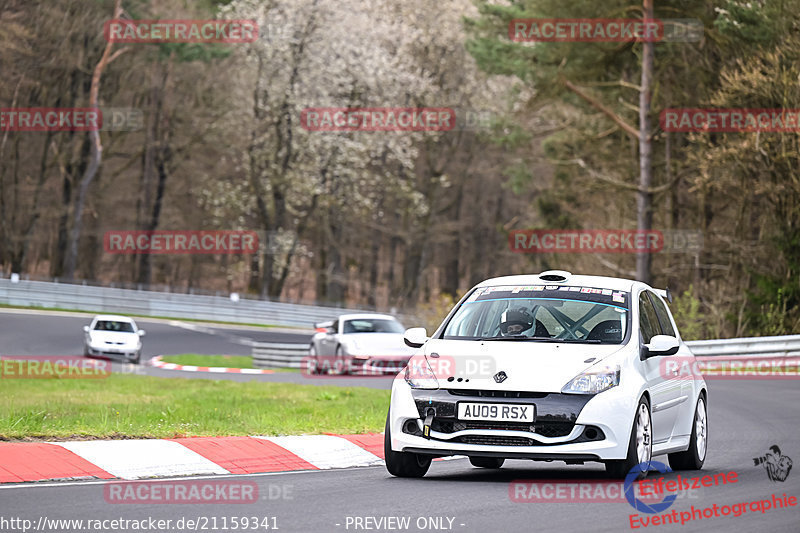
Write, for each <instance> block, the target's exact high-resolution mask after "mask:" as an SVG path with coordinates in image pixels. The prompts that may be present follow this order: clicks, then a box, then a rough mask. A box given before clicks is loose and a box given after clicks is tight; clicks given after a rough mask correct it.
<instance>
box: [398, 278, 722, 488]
mask: <svg viewBox="0 0 800 533" xmlns="http://www.w3.org/2000/svg"><path fill="white" fill-rule="evenodd" d="M662 296H663V297H668V292H667V291H657V290H653V289H652V288H651V287H649V286H648V285H646V284H644V283H640V282H637V281H630V280H624V279H617V278H607V277H597V276H574V275H572V274H570V273H569V272H563V271H549V272H543V273H542V274H539V275H525V276H507V277H502V278H495V279H490V280H487V281H484V282H482V283H480V284H478V285H476V286H475V287H473V288H472V290H470V291H469V292H468V293H467V294H466V295H465V296H464V297H463V298H462V299H461V301H460V302H459V303H458V304H457V305H456V306H455V307H454V308H453V310H452V311H450V313H449V314H448V316H447V317H446V318H445V320H444V322H443V323H442V324H441V325H440V326H439V328H438V329H437V330H436V332H435V333H434V334H433V335H431V336H430V338H428V337H427V335H426V332H425V330H424V329H423V328H412V329H409V330H407V331H406V333H405V341H406V343H407V344H408V345H409V346H414V347H417V348H419V350H418V353H417V354H415V355H414V356H413V357H412V359H411V360H410V361H409V364H408V365H407V366H406V368H405V370H404V371H403V372H401V373H400V374H399V375H398V377H397V379H395V381H394V384H393V386H392V398H391V405H390V408H389V414H388V417H387V422H386V432H385V444H384V448H385V454H386V467H387V469H388V470H389V472H390V473H391V474H393V475H395V476H401V477H421V476H424V475H425V473H426V472H427V471H428V468H429V467H430V464H431V459H432V458H434V457H442V456H451V455H466V456H468V457H469V460H470V461H471V462H472V464H473V465H474V466H478V467H485V468H499V467H501V466H502V464H503V462H504V460H505V459H533V460H542V461H553V460H559V461H565V462H566V463H567V464H583V463H584V462H585V461H599V462H602V463H605V465H606V470H607V472H608V473H609V474H610V475H611V476H612V477H616V478H619V477H624V476H626V475H627V474H628V473H629V472H630V471H631V470H635V471H636V472H637V477H639V478H641V477H644V476H645V475H646V473H647V470H648V469H649V463H650V460H651V459H652V457H653V456H656V455H663V454H668V455H669V463H670V465H671V467H672V468H673V469H676V470H678V469H700V468H702V466H703V462H704V461H705V456H706V446H707V412H706V404H707V397H708V392H707V388H706V384H705V381H704V380H703V379H702V376H700V375H697V374H695V373H693V374H691V375H690V376H688V377H687V376H686V375H682V374H680V373H679V372H678V368H685V366H686V365H687V364H689V365H692V363H693V358H694V356H693V355H692V353H691V352H690V351H689V349H688V348H687V347H686V345H685V344H684V342H683V341H682V340H681V337H680V334H679V333H678V330H677V327H676V325H675V321H674V319H673V317H672V315H671V314H670V312H669V309H668V308H667V305H666V304H665V303H664V300H663V299H662Z"/></svg>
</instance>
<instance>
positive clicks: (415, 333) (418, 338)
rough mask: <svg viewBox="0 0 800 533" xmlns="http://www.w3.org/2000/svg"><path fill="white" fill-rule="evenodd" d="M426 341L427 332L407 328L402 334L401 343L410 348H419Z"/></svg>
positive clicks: (423, 329)
mask: <svg viewBox="0 0 800 533" xmlns="http://www.w3.org/2000/svg"><path fill="white" fill-rule="evenodd" d="M427 340H428V332H427V331H425V328H409V329H407V330H406V332H405V333H404V334H403V342H405V343H406V346H408V347H410V348H421V347H422V345H423V344H425V341H427Z"/></svg>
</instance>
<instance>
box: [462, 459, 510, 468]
mask: <svg viewBox="0 0 800 533" xmlns="http://www.w3.org/2000/svg"><path fill="white" fill-rule="evenodd" d="M469 462H470V463H472V466H477V467H478V468H500V467H502V466H503V463H505V462H506V460H505V459H503V458H502V457H470V458H469Z"/></svg>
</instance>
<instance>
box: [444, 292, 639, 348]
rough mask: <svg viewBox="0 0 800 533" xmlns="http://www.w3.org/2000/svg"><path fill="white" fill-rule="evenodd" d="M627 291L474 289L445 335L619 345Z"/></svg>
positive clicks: (623, 330)
mask: <svg viewBox="0 0 800 533" xmlns="http://www.w3.org/2000/svg"><path fill="white" fill-rule="evenodd" d="M629 300H630V298H629V294H628V293H627V292H622V291H612V290H610V289H598V288H593V287H558V286H543V285H539V286H528V287H514V286H500V287H485V288H480V289H477V290H476V291H475V292H474V293H473V294H472V295H470V297H469V298H468V299H467V301H465V302H464V303H463V304H462V305H461V307H460V308H459V309H458V311H456V313H455V314H454V315H453V318H452V319H451V320H450V322H449V323H448V324H447V327H446V328H445V330H444V335H443V338H445V339H473V340H474V339H484V340H495V339H496V340H511V339H513V340H530V341H531V342H536V341H539V342H577V343H586V344H600V343H603V344H621V343H622V341H623V340H624V339H625V334H626V332H627V330H628V302H629Z"/></svg>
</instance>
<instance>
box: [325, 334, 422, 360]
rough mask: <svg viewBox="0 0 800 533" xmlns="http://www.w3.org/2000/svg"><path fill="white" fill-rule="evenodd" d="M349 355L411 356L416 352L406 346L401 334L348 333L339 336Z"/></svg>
mask: <svg viewBox="0 0 800 533" xmlns="http://www.w3.org/2000/svg"><path fill="white" fill-rule="evenodd" d="M340 339H341V342H342V344H344V345H345V346H346V347H347V349H348V352H349V353H368V354H369V355H373V356H381V355H411V354H413V353H414V352H415V351H416V350H414V349H413V348H409V347H408V346H406V343H405V342H404V341H403V334H402V333H348V334H347V335H341V337H340Z"/></svg>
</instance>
